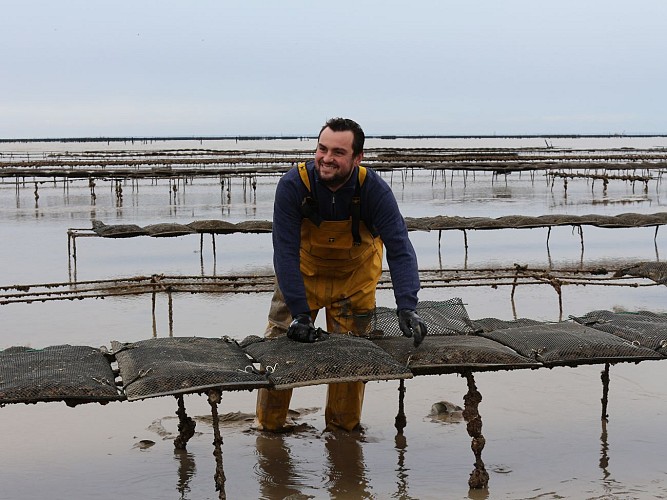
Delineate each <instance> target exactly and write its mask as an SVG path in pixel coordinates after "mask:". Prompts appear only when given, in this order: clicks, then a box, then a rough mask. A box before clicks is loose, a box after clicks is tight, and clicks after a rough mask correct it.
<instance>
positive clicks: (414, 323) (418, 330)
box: [398, 309, 426, 347]
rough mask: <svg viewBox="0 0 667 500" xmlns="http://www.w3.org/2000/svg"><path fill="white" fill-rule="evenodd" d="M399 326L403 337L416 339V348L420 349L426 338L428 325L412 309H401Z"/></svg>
mask: <svg viewBox="0 0 667 500" xmlns="http://www.w3.org/2000/svg"><path fill="white" fill-rule="evenodd" d="M398 326H399V327H400V328H401V331H402V332H403V335H405V336H406V337H408V338H412V337H414V341H415V347H419V344H421V343H422V341H423V340H424V337H426V323H424V321H423V320H422V319H421V318H420V317H419V316H418V315H417V313H416V312H414V311H413V310H411V309H399V311H398Z"/></svg>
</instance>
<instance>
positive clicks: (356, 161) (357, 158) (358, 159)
mask: <svg viewBox="0 0 667 500" xmlns="http://www.w3.org/2000/svg"><path fill="white" fill-rule="evenodd" d="M363 159H364V152H363V151H362V152H361V153H359V154H358V155H357V156H355V157H354V166H355V167H358V166H359V164H360V163H361V160H363Z"/></svg>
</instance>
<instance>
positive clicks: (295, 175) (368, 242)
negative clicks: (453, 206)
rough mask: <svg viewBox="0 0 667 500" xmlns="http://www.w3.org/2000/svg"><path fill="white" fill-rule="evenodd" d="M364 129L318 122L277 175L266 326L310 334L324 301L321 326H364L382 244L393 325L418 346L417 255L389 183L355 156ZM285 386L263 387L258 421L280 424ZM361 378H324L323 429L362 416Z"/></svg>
mask: <svg viewBox="0 0 667 500" xmlns="http://www.w3.org/2000/svg"><path fill="white" fill-rule="evenodd" d="M364 139H365V136H364V132H363V130H362V129H361V127H360V126H359V125H358V124H357V123H356V122H354V121H352V120H350V119H345V118H333V119H331V120H329V121H327V123H326V124H325V125H324V126H323V127H322V129H321V130H320V134H319V137H318V141H317V150H316V152H315V159H314V161H313V160H311V161H309V162H307V163H304V164H300V165H299V166H298V167H297V168H294V169H291V170H290V171H288V172H287V173H286V174H285V175H284V176H283V177H282V178H281V179H280V181H279V182H278V187H277V189H276V196H275V203H274V212H273V249H274V255H273V264H274V268H275V272H276V279H277V286H276V290H275V293H274V296H273V299H272V302H271V309H270V311H269V326H268V328H267V332H266V335H267V336H268V337H275V336H278V335H282V334H284V333H285V332H287V336H288V337H289V338H290V339H292V340H295V341H300V342H315V341H317V340H318V339H319V336H318V335H319V333H318V332H319V330H318V329H315V328H314V326H313V321H314V320H315V317H316V315H317V312H318V311H319V310H320V309H322V308H324V309H325V310H326V322H327V331H329V332H332V333H347V332H351V333H352V334H355V335H363V334H364V333H365V332H366V327H367V326H368V324H369V322H370V319H371V316H372V313H373V310H374V309H375V289H376V287H377V283H378V281H379V279H380V275H381V273H382V253H383V244H384V247H385V248H386V250H387V263H388V265H389V271H390V273H391V279H392V284H393V288H394V296H395V299H396V306H397V314H398V321H399V326H400V328H401V331H402V332H403V334H404V335H405V336H407V337H412V338H413V339H414V345H415V347H417V346H419V344H420V343H421V342H422V340H423V338H424V336H425V335H426V325H425V324H424V322H423V321H422V320H421V318H419V316H418V315H417V314H416V313H415V309H416V307H417V301H418V299H417V292H418V291H419V274H418V266H417V257H416V255H415V251H414V248H413V246H412V243H411V242H410V239H409V238H408V231H407V227H406V225H405V220H404V219H403V216H402V215H401V213H400V212H399V209H398V204H397V202H396V198H395V197H394V194H393V193H392V191H391V188H390V187H389V186H388V185H387V183H386V182H385V181H384V180H383V179H382V178H381V177H380V176H379V175H378V174H377V173H376V172H374V171H373V170H370V169H367V168H365V167H363V166H361V165H360V164H361V160H362V159H363V155H364V153H363V147H364ZM291 395H292V391H291V390H267V389H260V390H259V394H258V397H257V427H258V428H259V429H263V430H268V431H279V430H282V429H283V427H284V425H285V421H286V418H287V411H288V409H289V402H290V399H291ZM363 397H364V384H363V382H351V383H338V384H329V387H328V391H327V406H326V410H325V421H326V425H327V429H334V428H342V429H345V430H348V431H350V430H353V429H355V428H356V427H358V426H359V423H360V419H361V407H362V403H363Z"/></svg>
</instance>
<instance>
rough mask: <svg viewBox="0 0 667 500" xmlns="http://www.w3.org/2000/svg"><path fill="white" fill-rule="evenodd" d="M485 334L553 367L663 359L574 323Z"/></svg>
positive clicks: (628, 343) (656, 354) (495, 331)
mask: <svg viewBox="0 0 667 500" xmlns="http://www.w3.org/2000/svg"><path fill="white" fill-rule="evenodd" d="M482 335H484V336H485V337H488V338H491V339H493V340H495V341H497V342H500V343H501V344H504V345H506V346H508V347H510V348H511V349H514V350H515V351H517V352H518V353H519V354H522V355H523V356H526V357H528V358H531V359H534V360H536V361H540V362H542V363H544V364H545V365H552V366H556V365H572V366H573V365H582V364H593V363H604V362H620V361H642V360H646V359H660V358H662V356H660V355H659V354H658V353H657V352H655V351H653V350H651V349H647V348H645V347H641V346H638V345H635V344H633V343H631V342H628V341H627V340H624V339H621V338H619V337H615V336H614V335H611V334H609V333H605V332H601V331H598V330H596V329H594V328H589V327H587V326H584V325H580V324H577V323H573V322H561V323H543V324H538V325H532V326H523V327H517V328H505V329H502V330H494V331H491V332H485V333H483V334H482ZM427 340H428V339H427Z"/></svg>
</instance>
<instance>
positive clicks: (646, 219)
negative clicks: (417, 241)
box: [405, 212, 667, 231]
mask: <svg viewBox="0 0 667 500" xmlns="http://www.w3.org/2000/svg"><path fill="white" fill-rule="evenodd" d="M405 222H406V224H407V226H408V229H410V230H421V231H433V230H445V229H503V228H535V227H550V226H565V225H570V226H582V225H590V226H597V227H610V228H611V227H621V228H624V227H649V226H660V225H663V224H667V213H666V212H659V213H655V214H635V213H626V214H618V215H598V214H588V215H561V214H551V215H540V216H537V217H532V216H527V215H506V216H503V217H498V218H491V217H456V216H455V217H449V216H444V215H438V216H435V217H420V218H411V217H406V218H405Z"/></svg>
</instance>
